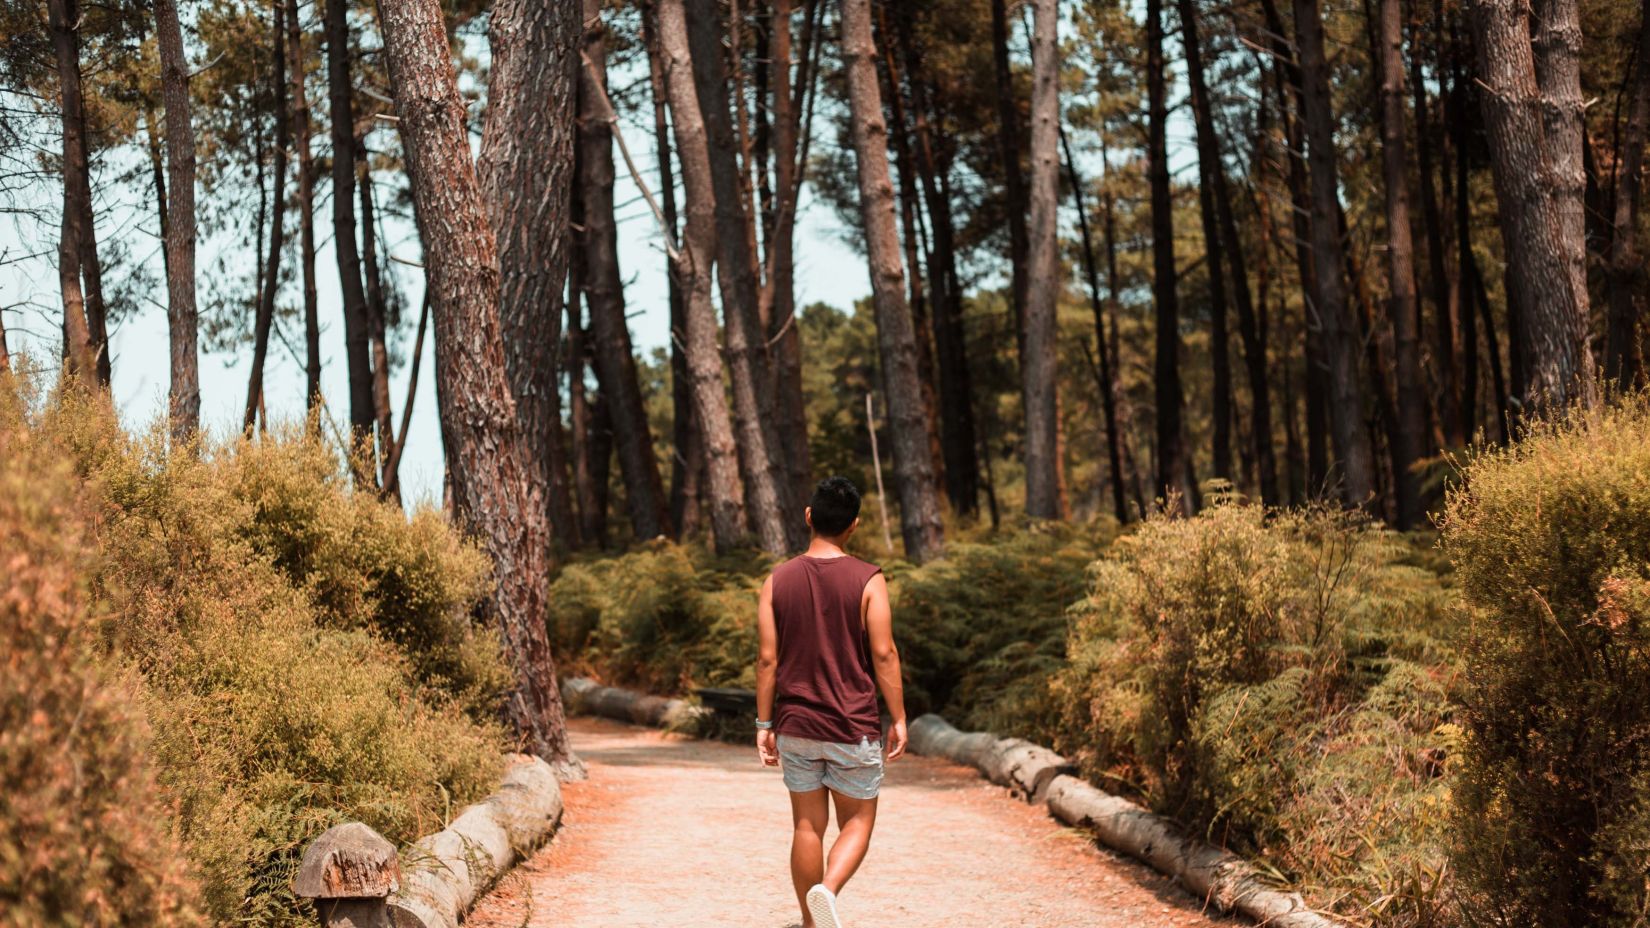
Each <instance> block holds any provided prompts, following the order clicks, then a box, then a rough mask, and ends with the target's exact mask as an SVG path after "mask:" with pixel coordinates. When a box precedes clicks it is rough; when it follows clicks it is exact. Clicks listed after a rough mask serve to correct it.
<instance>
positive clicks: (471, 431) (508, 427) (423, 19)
mask: <svg viewBox="0 0 1650 928" xmlns="http://www.w3.org/2000/svg"><path fill="white" fill-rule="evenodd" d="M379 18H380V20H381V23H382V28H383V33H384V55H385V59H386V61H387V63H388V66H389V73H390V85H391V87H392V88H393V90H394V95H395V108H396V113H397V115H398V117H399V123H398V125H399V128H400V130H401V138H402V147H403V148H404V149H405V151H406V157H407V160H408V167H409V171H408V177H409V180H410V181H411V182H412V192H413V202H414V208H415V209H416V210H417V212H418V214H419V215H420V216H424V217H441V221H439V222H438V221H425V222H422V223H420V225H421V228H422V233H423V240H424V260H425V269H426V273H427V275H428V281H429V287H430V290H431V292H432V294H433V297H432V299H431V306H432V308H433V309H434V312H435V340H436V344H435V362H436V380H437V397H438V399H439V402H440V407H441V421H442V436H443V440H444V441H445V442H446V443H447V445H448V447H447V459H448V461H449V462H452V463H453V464H456V465H457V466H454V467H451V468H450V474H449V476H450V478H451V480H452V490H453V502H454V510H455V514H456V516H457V518H458V520H459V522H460V524H461V525H463V526H464V527H465V528H466V529H467V530H469V531H472V532H474V533H475V534H477V535H479V536H480V537H481V539H482V542H483V544H484V545H485V546H486V549H487V552H488V554H489V555H491V556H492V559H493V563H494V569H495V571H496V582H495V585H494V589H493V595H492V596H491V598H490V599H489V601H488V606H489V612H490V613H491V617H492V618H493V619H494V620H496V621H497V623H498V625H499V628H500V630H501V632H502V634H503V638H504V643H505V646H506V648H507V651H508V653H509V655H510V659H511V661H512V662H513V663H514V666H515V675H516V685H515V689H514V691H513V692H512V693H511V694H510V698H509V701H508V708H507V711H508V714H509V717H510V720H511V721H512V722H513V723H514V724H515V727H516V731H517V734H518V737H519V738H520V739H521V742H522V744H523V747H525V748H526V749H527V750H529V751H531V752H532V753H534V754H537V755H539V756H540V757H543V758H544V759H545V760H547V761H549V762H550V763H551V764H553V765H557V766H558V767H560V768H562V770H563V771H564V772H567V773H574V772H576V771H577V770H578V769H579V766H578V761H577V760H576V759H575V758H574V757H573V753H572V749H571V747H570V746H569V744H568V741H567V727H566V720H565V718H564V715H563V711H562V703H561V692H560V690H559V689H558V688H557V686H556V668H555V663H554V661H553V660H552V659H551V655H550V644H549V638H548V634H547V631H546V627H545V604H546V603H545V595H546V583H547V579H548V571H549V564H548V563H547V561H546V556H545V552H546V551H547V550H548V547H549V546H548V543H547V542H548V534H549V531H548V526H547V525H545V515H544V506H543V501H542V498H541V497H540V496H539V493H538V489H539V487H538V480H537V479H536V468H537V465H536V463H535V462H534V461H533V458H532V451H531V448H530V446H529V445H528V443H527V441H526V439H525V438H524V436H523V435H522V430H521V425H520V423H519V422H518V421H517V419H516V410H515V403H514V402H513V400H512V396H511V391H510V383H509V379H508V378H507V376H506V375H505V370H504V338H503V332H502V329H501V326H500V324H499V274H498V253H497V250H496V245H495V242H494V238H493V232H492V228H491V227H490V226H489V225H488V222H487V207H486V204H485V201H484V199H483V197H482V193H481V185H480V183H479V182H478V180H477V177H476V171H475V166H474V165H473V164H472V163H471V161H470V145H469V138H468V133H467V130H466V119H465V107H464V100H463V98H462V97H461V96H460V95H459V92H458V84H457V82H456V80H455V77H454V73H453V65H452V58H451V56H450V53H449V48H448V45H447V29H446V23H445V22H444V20H443V15H442V12H441V6H440V4H439V3H437V2H436V0H384V2H382V3H380V4H379Z"/></svg>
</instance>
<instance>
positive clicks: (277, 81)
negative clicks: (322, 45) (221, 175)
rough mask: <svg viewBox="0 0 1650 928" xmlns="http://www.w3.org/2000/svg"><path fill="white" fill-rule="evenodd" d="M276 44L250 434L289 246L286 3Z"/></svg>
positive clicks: (245, 417)
mask: <svg viewBox="0 0 1650 928" xmlns="http://www.w3.org/2000/svg"><path fill="white" fill-rule="evenodd" d="M274 44H275V54H274V60H275V76H274V78H273V79H272V83H271V86H270V89H271V92H272V95H273V96H274V97H275V202H274V206H273V208H272V210H271V215H270V218H269V257H268V258H267V259H266V261H265V263H264V286H263V290H262V291H261V292H260V293H259V294H258V312H257V316H256V318H255V319H254V321H253V326H252V327H253V332H252V371H251V373H250V374H249V375H248V376H247V384H246V409H245V411H244V412H243V413H242V415H241V431H243V432H246V433H249V434H250V433H251V431H252V426H253V425H254V424H255V423H256V421H257V418H258V410H259V408H260V407H261V406H262V405H263V395H264V361H265V360H266V359H267V358H268V357H269V332H270V329H271V328H272V327H273V326H274V323H275V297H276V295H277V294H278V293H279V292H280V289H281V250H282V249H283V248H284V247H285V245H286V237H285V222H286V167H287V150H288V149H289V148H291V146H292V124H291V117H290V115H289V114H288V106H287V78H286V60H287V54H286V6H285V4H282V3H276V4H275V29H274ZM266 424H267V423H266Z"/></svg>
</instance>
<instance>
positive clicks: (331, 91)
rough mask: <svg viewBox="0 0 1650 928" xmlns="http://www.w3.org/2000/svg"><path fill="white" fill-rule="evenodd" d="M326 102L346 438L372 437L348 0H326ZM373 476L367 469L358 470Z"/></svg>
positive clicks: (373, 414) (356, 443)
mask: <svg viewBox="0 0 1650 928" xmlns="http://www.w3.org/2000/svg"><path fill="white" fill-rule="evenodd" d="M325 7H326V35H327V103H328V113H329V118H330V120H331V122H332V250H333V255H334V256H335V257H336V258H337V261H338V281H339V291H340V293H341V294H342V295H343V300H344V307H343V308H344V360H345V363H346V364H347V365H348V367H349V424H350V443H351V445H354V446H359V445H361V444H362V443H366V444H367V445H368V446H370V445H371V442H372V430H373V423H374V422H375V421H376V420H377V412H378V410H377V404H376V403H375V402H374V401H373V395H372V361H371V357H372V356H371V337H370V335H369V333H370V331H371V326H370V325H369V324H368V322H367V313H368V309H367V292H366V290H365V289H364V288H363V286H362V283H361V254H360V252H359V250H357V248H356V244H355V105H354V101H353V99H352V97H353V95H354V93H355V90H354V86H353V80H352V75H351V67H352V66H351V62H350V47H349V40H350V28H349V0H326V4H325ZM361 477H368V478H371V479H374V480H376V477H375V476H374V475H371V474H362V475H361Z"/></svg>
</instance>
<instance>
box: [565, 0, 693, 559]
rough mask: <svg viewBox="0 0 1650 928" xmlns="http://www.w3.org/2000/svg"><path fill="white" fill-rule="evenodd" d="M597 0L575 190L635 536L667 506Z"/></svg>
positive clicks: (591, 1)
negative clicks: (629, 264) (624, 254)
mask: <svg viewBox="0 0 1650 928" xmlns="http://www.w3.org/2000/svg"><path fill="white" fill-rule="evenodd" d="M601 16H602V0H584V20H585V30H584V52H583V54H584V64H583V67H582V68H581V69H580V72H579V142H578V145H579V158H578V165H579V178H578V183H579V189H580V191H581V193H582V195H583V203H584V269H585V279H584V294H585V302H586V303H587V304H588V305H589V308H590V335H591V340H592V341H593V342H594V344H593V345H592V346H591V347H592V348H593V350H594V354H595V361H596V375H597V379H598V380H599V381H600V383H601V387H602V395H603V396H605V397H607V400H608V403H609V408H610V410H611V414H612V420H613V422H614V423H615V425H614V428H613V443H614V445H615V447H616V448H617V450H618V453H619V454H618V456H619V470H620V472H621V473H622V474H623V476H624V485H625V499H626V502H627V503H628V504H629V507H630V526H631V529H632V530H633V531H634V532H635V534H636V538H637V539H639V540H644V541H645V540H647V539H650V538H656V537H658V536H659V535H667V534H669V533H670V512H669V509H668V508H667V506H666V503H665V491H664V484H663V483H662V482H661V481H660V480H659V462H658V460H657V459H656V458H655V457H654V455H653V434H652V431H651V430H650V429H649V427H648V424H647V408H646V406H645V405H644V404H643V401H642V388H641V383H640V381H639V380H638V378H637V375H636V357H635V355H634V354H633V353H632V351H631V346H630V328H629V327H628V326H627V325H626V324H625V312H624V308H625V302H624V283H623V281H622V280H621V279H620V277H619V236H618V227H617V226H616V225H615V223H614V220H613V124H612V123H610V122H609V121H608V120H607V116H606V107H605V106H604V101H605V99H606V93H607V30H606V27H605V26H604V25H603V24H602V19H601Z"/></svg>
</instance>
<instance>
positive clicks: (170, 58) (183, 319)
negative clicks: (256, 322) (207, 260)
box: [155, 0, 201, 442]
mask: <svg viewBox="0 0 1650 928" xmlns="http://www.w3.org/2000/svg"><path fill="white" fill-rule="evenodd" d="M155 43H156V45H157V46H158V47H159V49H160V93H161V101H162V102H163V103H164V105H165V107H166V215H167V222H166V292H167V308H166V318H167V323H168V329H169V330H170V334H171V354H172V385H171V391H170V398H169V401H168V410H169V419H170V421H171V430H172V439H173V441H177V442H183V441H187V440H189V438H190V437H191V436H193V435H194V434H195V433H196V432H197V431H199V430H200V423H201V381H200V366H199V365H200V362H199V359H198V355H197V351H196V343H197V341H198V339H199V323H198V320H197V316H196V312H195V128H194V126H193V125H192V124H191V123H190V120H189V62H188V60H187V59H186V58H185V57H184V53H183V30H182V28H181V27H180V26H179V25H178V7H177V3H176V0H155Z"/></svg>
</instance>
